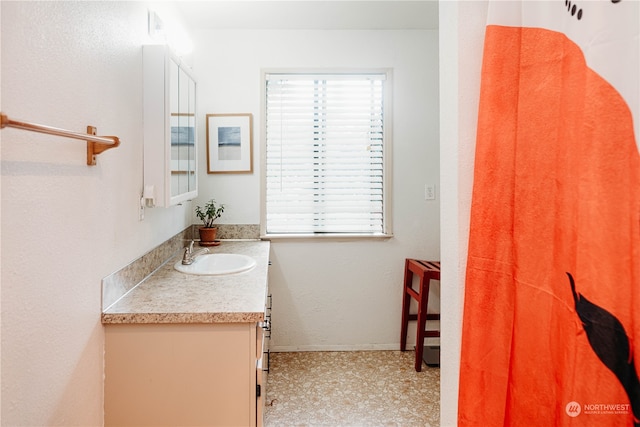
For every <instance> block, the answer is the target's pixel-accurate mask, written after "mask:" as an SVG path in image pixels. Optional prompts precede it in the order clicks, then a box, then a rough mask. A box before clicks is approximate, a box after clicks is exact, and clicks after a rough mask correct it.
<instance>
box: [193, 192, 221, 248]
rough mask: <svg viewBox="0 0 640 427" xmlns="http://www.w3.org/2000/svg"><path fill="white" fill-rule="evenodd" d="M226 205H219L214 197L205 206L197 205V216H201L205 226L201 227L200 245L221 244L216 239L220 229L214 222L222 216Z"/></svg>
mask: <svg viewBox="0 0 640 427" xmlns="http://www.w3.org/2000/svg"><path fill="white" fill-rule="evenodd" d="M223 212H224V205H223V204H220V205H217V204H216V201H215V200H214V199H211V200H209V201H208V202H207V203H206V204H205V205H204V207H200V206H196V216H197V217H198V218H200V220H201V221H202V223H203V224H204V226H202V227H200V228H199V229H198V231H199V232H200V245H201V246H213V245H217V244H220V242H217V241H216V234H217V233H218V229H217V228H216V227H214V225H213V222H214V221H215V220H216V219H218V218H220V217H221V216H222V213H223Z"/></svg>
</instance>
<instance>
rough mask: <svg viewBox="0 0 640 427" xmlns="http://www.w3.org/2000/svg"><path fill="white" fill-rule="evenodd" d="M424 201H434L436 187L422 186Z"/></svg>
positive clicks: (431, 185) (430, 185)
mask: <svg viewBox="0 0 640 427" xmlns="http://www.w3.org/2000/svg"><path fill="white" fill-rule="evenodd" d="M424 199H425V200H435V199H436V186H435V185H433V184H425V185H424Z"/></svg>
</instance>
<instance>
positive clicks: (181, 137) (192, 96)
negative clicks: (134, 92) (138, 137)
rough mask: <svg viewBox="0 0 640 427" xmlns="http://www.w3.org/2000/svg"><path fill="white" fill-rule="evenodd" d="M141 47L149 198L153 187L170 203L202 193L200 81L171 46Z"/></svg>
mask: <svg viewBox="0 0 640 427" xmlns="http://www.w3.org/2000/svg"><path fill="white" fill-rule="evenodd" d="M142 52H143V76H144V83H143V90H144V107H143V108H144V186H145V198H147V203H149V199H148V197H149V195H148V193H149V192H150V190H152V192H153V197H154V198H155V206H160V207H168V206H172V205H176V204H179V203H182V202H184V201H186V200H191V199H193V198H194V197H196V196H197V195H198V174H197V170H196V165H197V158H196V153H197V135H196V134H197V132H196V130H197V128H196V81H195V78H194V77H193V75H192V73H191V71H190V69H189V68H188V67H187V66H186V65H185V64H184V63H183V62H182V61H181V60H180V59H179V58H178V57H176V56H175V55H173V54H172V52H171V51H170V50H169V48H168V47H167V46H165V45H147V46H143V49H142ZM150 186H153V187H152V188H151V187H150Z"/></svg>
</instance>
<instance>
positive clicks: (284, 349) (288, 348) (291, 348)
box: [269, 344, 400, 353]
mask: <svg viewBox="0 0 640 427" xmlns="http://www.w3.org/2000/svg"><path fill="white" fill-rule="evenodd" d="M269 347H270V349H271V351H272V352H274V353H290V352H296V351H381V350H387V351H388V350H397V351H399V350H400V345H399V344H361V345H270V346H269Z"/></svg>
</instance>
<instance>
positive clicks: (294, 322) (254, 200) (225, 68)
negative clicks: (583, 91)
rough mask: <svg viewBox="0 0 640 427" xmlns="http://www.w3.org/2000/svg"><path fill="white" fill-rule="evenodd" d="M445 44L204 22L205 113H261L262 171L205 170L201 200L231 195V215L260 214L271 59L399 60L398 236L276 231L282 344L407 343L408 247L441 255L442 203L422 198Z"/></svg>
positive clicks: (433, 39) (305, 62) (278, 342)
mask: <svg viewBox="0 0 640 427" xmlns="http://www.w3.org/2000/svg"><path fill="white" fill-rule="evenodd" d="M437 52H438V34H437V31H436V30H431V31H428V30H412V31H400V30H398V31H395V30H394V31H342V30H335V31H316V30H295V31H294V30H291V31H284V30H282V31H278V30H273V31H272V30H255V31H234V30H215V31H214V30H208V31H200V32H196V38H195V53H194V68H195V71H196V74H197V76H198V79H199V80H198V81H199V90H198V96H199V101H198V109H199V113H200V114H199V115H200V117H201V118H202V119H201V120H202V121H203V120H204V115H205V114H207V113H253V115H254V173H253V174H249V175H246V174H245V175H238V174H232V175H228V174H227V175H219V174H216V175H208V176H204V177H203V176H202V175H201V181H200V196H199V197H198V202H199V203H202V202H204V201H205V200H206V199H208V198H211V197H215V198H216V199H217V200H218V201H219V202H222V203H225V204H227V206H228V210H227V211H226V212H225V216H224V217H223V218H222V219H221V222H222V223H250V224H258V223H259V220H260V163H259V159H260V120H261V115H260V114H261V109H260V71H261V69H262V68H281V67H330V68H333V67H337V68H349V67H351V68H354V67H355V68H362V67H374V68H380V67H392V68H393V73H394V75H393V79H394V102H393V108H394V110H393V114H394V123H393V140H394V149H393V163H394V168H393V177H392V178H393V228H394V234H395V237H394V238H392V239H390V240H387V241H369V240H367V241H342V242H338V241H335V240H334V241H311V240H302V241H292V240H289V241H273V242H272V248H273V249H272V261H273V266H272V268H271V276H270V287H271V290H272V292H273V295H274V302H273V304H274V309H273V325H274V332H273V341H272V349H273V350H276V351H277V350H281V351H282V350H326V349H397V348H399V334H400V311H401V301H402V300H401V295H402V277H403V266H404V258H406V257H414V258H421V259H439V257H440V250H439V247H440V241H439V233H440V231H439V230H440V228H439V221H440V218H439V203H438V201H437V200H436V201H425V200H424V185H425V184H426V183H432V184H436V185H438V184H439V167H438V162H439V154H438V126H439V122H438V53H437ZM200 140H201V141H205V135H204V131H203V130H202V127H201V134H200ZM204 156H205V153H204V151H201V156H200V157H201V161H200V167H201V168H202V169H204V168H206V163H205V160H204Z"/></svg>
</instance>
